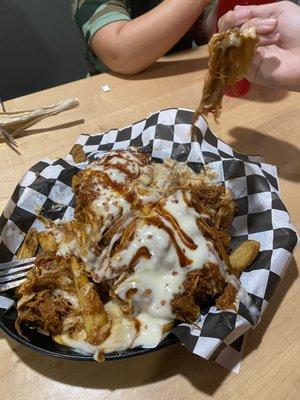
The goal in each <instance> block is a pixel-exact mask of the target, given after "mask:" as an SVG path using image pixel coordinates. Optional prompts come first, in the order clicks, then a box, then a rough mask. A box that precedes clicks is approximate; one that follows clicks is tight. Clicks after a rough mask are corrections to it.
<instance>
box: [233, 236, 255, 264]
mask: <svg viewBox="0 0 300 400" xmlns="http://www.w3.org/2000/svg"><path fill="white" fill-rule="evenodd" d="M259 249H260V244H259V243H258V242H257V241H256V240H246V241H245V242H243V243H242V244H240V245H239V246H238V247H237V248H236V249H235V250H234V251H233V252H232V253H231V255H230V256H229V260H230V264H231V267H232V268H234V269H236V270H238V271H243V270H244V269H245V268H247V267H249V266H250V265H251V264H252V263H253V261H254V260H255V259H256V257H257V255H258V253H259Z"/></svg>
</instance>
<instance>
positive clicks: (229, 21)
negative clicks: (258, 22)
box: [218, 1, 285, 32]
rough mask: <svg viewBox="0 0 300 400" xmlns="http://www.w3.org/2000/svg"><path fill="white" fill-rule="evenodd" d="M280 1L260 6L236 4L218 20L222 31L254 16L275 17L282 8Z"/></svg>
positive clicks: (261, 17) (239, 24)
mask: <svg viewBox="0 0 300 400" xmlns="http://www.w3.org/2000/svg"><path fill="white" fill-rule="evenodd" d="M280 3H285V2H283V1H280V2H278V3H271V4H263V5H259V6H239V5H237V6H235V7H234V9H233V10H232V11H228V12H227V13H226V14H224V15H223V16H222V17H221V18H220V19H219V21H218V28H219V31H220V32H223V31H226V30H227V29H230V28H234V27H238V26H241V25H243V24H244V23H245V22H247V21H248V20H250V19H252V18H260V19H266V18H267V19H268V18H272V17H275V16H276V15H278V14H279V13H280V11H281V10H282V4H280Z"/></svg>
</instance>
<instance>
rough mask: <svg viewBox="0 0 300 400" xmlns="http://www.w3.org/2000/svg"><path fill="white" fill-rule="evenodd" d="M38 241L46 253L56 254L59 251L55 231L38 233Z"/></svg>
mask: <svg viewBox="0 0 300 400" xmlns="http://www.w3.org/2000/svg"><path fill="white" fill-rule="evenodd" d="M37 238H38V243H39V245H40V246H41V249H42V251H43V253H44V254H55V253H56V252H57V247H58V246H57V244H56V241H55V238H54V235H53V233H51V232H39V233H38V235H37Z"/></svg>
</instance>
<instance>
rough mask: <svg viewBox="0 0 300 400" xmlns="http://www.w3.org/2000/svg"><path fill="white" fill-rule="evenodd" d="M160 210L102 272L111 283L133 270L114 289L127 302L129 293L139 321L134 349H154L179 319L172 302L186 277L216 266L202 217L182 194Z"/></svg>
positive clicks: (138, 226)
mask: <svg viewBox="0 0 300 400" xmlns="http://www.w3.org/2000/svg"><path fill="white" fill-rule="evenodd" d="M156 210H157V212H154V213H155V215H152V214H151V215H150V216H149V217H145V218H143V219H141V221H140V222H139V224H138V225H137V227H136V231H135V234H134V237H133V239H132V240H131V242H130V243H129V245H128V246H127V247H125V248H124V249H123V250H121V251H120V252H117V253H116V254H114V255H113V256H112V257H111V258H110V259H108V260H107V261H108V262H109V263H108V264H107V263H106V268H105V270H104V274H102V276H103V278H104V279H112V278H115V277H116V276H119V275H120V272H122V269H124V270H125V271H126V270H127V269H129V268H134V272H133V273H132V274H131V275H129V276H128V277H127V278H126V279H125V280H123V279H121V280H120V283H118V281H117V282H116V283H115V289H114V293H115V294H116V295H117V296H118V297H119V298H120V299H121V300H123V301H125V302H126V301H128V295H129V293H131V300H132V307H133V310H132V311H133V314H134V315H135V316H136V318H137V320H138V321H139V322H140V333H139V335H138V337H137V338H136V339H135V341H134V343H133V347H135V346H138V345H142V346H145V347H154V346H156V345H157V344H158V343H159V341H160V340H161V338H162V335H163V330H164V326H165V325H167V324H169V323H170V322H171V321H173V320H174V319H175V315H174V313H173V311H172V306H171V302H172V299H173V297H174V295H175V294H176V293H180V292H182V291H183V282H184V281H185V279H186V275H187V273H188V272H189V271H192V270H195V269H200V268H202V267H203V265H204V264H205V263H206V262H208V261H210V262H214V263H215V264H218V260H217V258H216V256H215V252H214V251H212V249H211V246H210V245H208V243H207V241H206V239H205V238H204V236H203V235H202V233H201V231H200V230H199V228H198V226H197V218H198V217H199V215H198V214H197V212H196V211H195V210H194V209H193V208H192V207H190V206H189V205H188V204H187V203H186V201H185V199H184V197H183V194H182V192H181V191H177V192H176V193H174V194H172V195H171V196H169V197H168V198H167V199H166V201H163V202H161V204H159V205H158V206H157V208H156ZM104 265H105V264H104ZM220 268H221V266H220ZM100 274H101V272H100Z"/></svg>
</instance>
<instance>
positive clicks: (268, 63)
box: [219, 1, 300, 91]
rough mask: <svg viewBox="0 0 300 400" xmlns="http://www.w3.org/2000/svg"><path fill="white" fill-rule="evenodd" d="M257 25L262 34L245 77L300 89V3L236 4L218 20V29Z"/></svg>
mask: <svg viewBox="0 0 300 400" xmlns="http://www.w3.org/2000/svg"><path fill="white" fill-rule="evenodd" d="M234 27H241V30H243V29H246V28H250V27H255V28H256V30H257V33H258V34H259V36H260V42H259V46H260V47H259V48H258V49H257V50H256V53H255V56H254V58H253V60H252V64H251V67H250V69H249V71H248V73H247V75H246V77H247V78H248V79H249V80H250V81H251V82H254V83H258V84H260V85H263V86H270V87H275V88H278V89H285V90H292V91H300V7H299V6H297V5H296V4H293V3H292V2H291V1H278V2H275V3H270V4H266V5H260V6H236V7H235V9H234V10H233V11H229V12H228V13H227V14H225V15H224V16H223V17H222V18H220V20H219V30H220V31H225V30H227V29H230V28H234Z"/></svg>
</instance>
